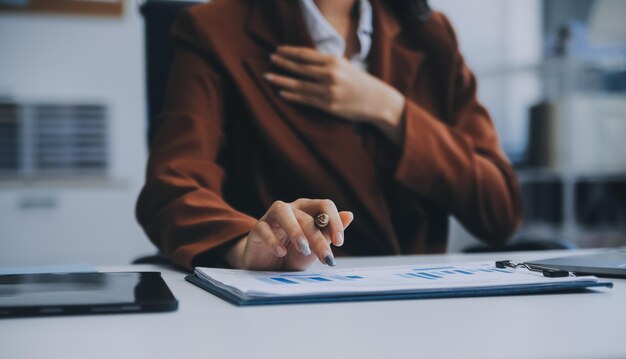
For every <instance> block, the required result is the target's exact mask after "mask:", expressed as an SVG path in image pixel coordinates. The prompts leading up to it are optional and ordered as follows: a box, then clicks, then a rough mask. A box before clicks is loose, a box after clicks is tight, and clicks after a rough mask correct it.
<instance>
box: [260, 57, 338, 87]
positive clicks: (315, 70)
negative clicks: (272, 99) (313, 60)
mask: <svg viewBox="0 0 626 359" xmlns="http://www.w3.org/2000/svg"><path fill="white" fill-rule="evenodd" d="M270 59H271V60H272V63H273V64H274V65H276V66H278V67H280V68H282V69H284V70H287V71H289V72H291V73H294V74H296V75H300V76H303V77H306V78H309V79H312V80H316V81H320V82H321V81H326V80H327V79H328V73H327V71H326V70H325V69H324V67H321V66H320V65H318V64H315V65H311V64H303V63H299V62H295V61H292V60H289V59H287V58H286V57H284V56H281V55H272V56H270Z"/></svg>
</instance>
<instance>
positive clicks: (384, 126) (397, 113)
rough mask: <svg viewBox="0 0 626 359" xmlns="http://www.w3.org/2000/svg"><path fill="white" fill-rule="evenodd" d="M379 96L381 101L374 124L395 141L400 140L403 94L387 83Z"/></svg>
mask: <svg viewBox="0 0 626 359" xmlns="http://www.w3.org/2000/svg"><path fill="white" fill-rule="evenodd" d="M384 85H385V91H384V93H383V94H382V95H381V96H380V97H379V99H381V100H382V101H380V102H379V103H380V104H381V105H379V106H378V108H377V116H376V119H375V124H376V126H377V127H378V128H379V129H380V130H381V131H382V132H383V133H384V134H385V135H387V137H389V138H390V139H391V140H392V141H393V142H395V143H401V142H402V134H403V126H402V119H403V117H404V116H403V115H404V108H405V98H404V95H403V94H402V93H401V92H400V91H398V90H396V89H395V88H393V87H392V86H390V85H388V84H384Z"/></svg>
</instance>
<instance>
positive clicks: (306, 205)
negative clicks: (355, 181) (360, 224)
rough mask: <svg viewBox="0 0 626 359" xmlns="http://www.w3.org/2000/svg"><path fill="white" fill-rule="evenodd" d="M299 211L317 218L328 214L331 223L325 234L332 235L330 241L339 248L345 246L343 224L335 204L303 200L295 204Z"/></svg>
mask: <svg viewBox="0 0 626 359" xmlns="http://www.w3.org/2000/svg"><path fill="white" fill-rule="evenodd" d="M293 205H294V206H296V207H297V208H298V209H300V210H302V211H304V212H306V213H308V214H309V215H310V216H312V217H313V218H315V216H317V215H318V214H320V213H326V214H328V217H329V221H328V226H326V228H324V229H323V232H324V231H325V232H328V233H329V234H330V240H331V241H332V243H333V244H334V245H336V246H337V247H339V246H341V245H343V240H344V235H343V223H342V221H341V217H340V216H339V211H338V210H337V206H336V205H335V203H334V202H333V201H331V200H329V199H307V198H301V199H298V200H296V201H295V202H294V203H293Z"/></svg>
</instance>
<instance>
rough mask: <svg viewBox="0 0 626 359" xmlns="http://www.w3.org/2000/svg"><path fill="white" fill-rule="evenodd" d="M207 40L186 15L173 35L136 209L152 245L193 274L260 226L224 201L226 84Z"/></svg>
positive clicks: (177, 24)
mask: <svg viewBox="0 0 626 359" xmlns="http://www.w3.org/2000/svg"><path fill="white" fill-rule="evenodd" d="M202 36H203V34H202V33H201V31H199V30H198V28H197V26H196V25H195V22H194V19H193V16H192V15H191V13H190V12H188V11H185V12H184V13H183V15H182V16H181V17H179V19H178V20H177V22H176V24H175V26H174V29H173V41H174V45H175V54H174V59H173V64H172V68H171V72H170V78H169V82H168V87H167V92H166V99H165V103H164V105H163V111H162V113H161V114H160V115H159V117H158V118H157V119H156V120H157V121H156V124H157V125H156V126H157V127H156V129H155V135H154V138H153V141H152V143H151V151H150V156H149V159H148V167H147V174H146V181H145V185H144V187H143V189H142V191H141V193H140V195H139V199H138V201H137V206H136V216H137V219H138V221H139V223H140V224H141V226H142V227H143V229H144V231H145V232H146V234H147V235H148V237H149V238H150V240H151V241H152V242H153V243H154V244H155V245H156V246H157V247H159V248H160V249H161V251H162V252H163V253H164V254H166V255H167V256H168V257H169V258H170V259H171V260H172V261H173V262H175V263H176V264H178V265H181V266H184V267H187V268H191V267H192V265H193V259H194V257H195V256H197V255H198V254H201V253H205V252H207V251H209V250H211V249H214V248H216V247H218V246H220V245H222V244H225V243H227V242H229V241H232V240H234V239H236V238H241V237H243V236H245V235H246V234H247V233H248V232H249V231H250V230H251V228H252V226H253V225H254V224H255V223H256V219H255V218H252V217H250V216H248V215H246V214H244V213H241V212H239V211H237V210H236V209H234V208H233V207H231V206H230V205H229V204H228V203H226V202H225V201H224V198H223V197H222V191H221V188H222V182H223V180H224V170H223V169H222V168H221V167H220V165H219V164H218V163H217V156H218V152H219V151H220V143H221V142H222V140H223V133H222V125H223V122H224V118H223V110H224V108H223V107H224V101H223V98H222V96H223V91H222V89H223V86H222V85H223V84H222V78H221V76H220V74H219V70H218V69H217V66H214V65H213V64H212V61H211V58H212V56H211V53H210V48H209V46H208V45H201V44H206V41H204V40H205V39H203V38H202ZM213 62H214V61H213Z"/></svg>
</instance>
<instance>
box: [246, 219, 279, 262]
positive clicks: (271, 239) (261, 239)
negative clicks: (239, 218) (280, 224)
mask: <svg viewBox="0 0 626 359" xmlns="http://www.w3.org/2000/svg"><path fill="white" fill-rule="evenodd" d="M248 240H250V241H252V242H253V243H262V244H264V245H265V246H267V247H268V248H269V249H270V250H271V251H272V252H273V253H274V254H275V255H276V256H277V257H284V256H285V255H286V254H287V249H285V247H283V245H282V244H281V243H280V241H279V240H278V238H276V235H274V231H272V229H271V228H270V225H269V224H268V223H267V222H265V221H259V222H257V223H256V225H255V226H254V228H253V229H252V231H250V234H248Z"/></svg>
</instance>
